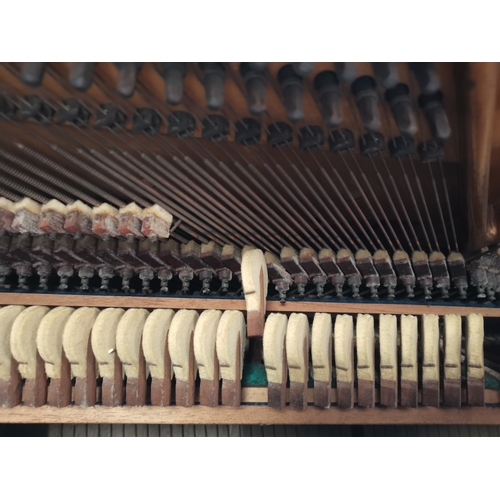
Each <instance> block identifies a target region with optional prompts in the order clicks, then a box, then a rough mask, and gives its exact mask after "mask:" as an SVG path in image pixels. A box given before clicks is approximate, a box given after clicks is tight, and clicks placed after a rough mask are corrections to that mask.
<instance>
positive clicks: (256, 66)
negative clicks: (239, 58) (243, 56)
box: [247, 62, 267, 71]
mask: <svg viewBox="0 0 500 500" xmlns="http://www.w3.org/2000/svg"><path fill="white" fill-rule="evenodd" d="M247 64H248V67H249V68H250V69H251V70H253V71H265V70H266V69H267V63H266V62H249V63H247Z"/></svg>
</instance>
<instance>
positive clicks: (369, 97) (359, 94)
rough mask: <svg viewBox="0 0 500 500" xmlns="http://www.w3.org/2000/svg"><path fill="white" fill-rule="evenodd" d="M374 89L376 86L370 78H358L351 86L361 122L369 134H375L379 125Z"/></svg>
mask: <svg viewBox="0 0 500 500" xmlns="http://www.w3.org/2000/svg"><path fill="white" fill-rule="evenodd" d="M376 87H377V84H376V83H375V80H374V79H373V78H372V77H371V76H360V77H359V78H357V79H356V80H354V82H352V85H351V92H352V93H353V95H354V97H355V99H356V104H357V106H358V110H359V114H360V116H361V121H362V122H363V125H364V126H365V127H366V129H367V130H369V131H370V132H376V131H377V130H378V129H379V128H380V125H381V123H380V115H379V112H378V98H377V92H376V90H375V89H376Z"/></svg>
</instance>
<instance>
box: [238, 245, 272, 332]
mask: <svg viewBox="0 0 500 500" xmlns="http://www.w3.org/2000/svg"><path fill="white" fill-rule="evenodd" d="M241 279H242V284H243V293H244V295H245V302H246V306H247V331H248V336H249V337H261V336H262V334H263V333H264V322H265V315H266V297H267V283H268V276H267V265H266V259H265V258H264V254H263V253H262V251H261V250H257V249H255V248H252V249H248V250H247V251H245V252H244V253H243V256H242V259H241Z"/></svg>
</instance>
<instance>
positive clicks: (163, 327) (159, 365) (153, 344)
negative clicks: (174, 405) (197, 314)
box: [142, 309, 175, 406]
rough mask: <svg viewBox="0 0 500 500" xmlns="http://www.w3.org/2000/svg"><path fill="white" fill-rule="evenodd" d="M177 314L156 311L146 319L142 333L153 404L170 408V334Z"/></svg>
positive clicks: (167, 311) (169, 311) (169, 310)
mask: <svg viewBox="0 0 500 500" xmlns="http://www.w3.org/2000/svg"><path fill="white" fill-rule="evenodd" d="M174 314H175V312H174V311H173V310H172V309H156V310H154V311H153V312H152V313H151V314H150V315H149V316H148V317H147V319H146V322H145V323H144V329H143V332H142V348H143V350H144V358H145V360H146V366H147V368H148V370H149V373H150V374H151V404H152V405H153V406H170V402H171V398H172V376H173V368H172V362H171V360H170V354H169V352H168V341H167V337H168V332H169V329H170V325H171V324H172V319H173V318H174Z"/></svg>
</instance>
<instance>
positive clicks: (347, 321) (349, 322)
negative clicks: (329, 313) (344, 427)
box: [334, 314, 354, 408]
mask: <svg viewBox="0 0 500 500" xmlns="http://www.w3.org/2000/svg"><path fill="white" fill-rule="evenodd" d="M353 337H354V327H353V319H352V316H351V315H349V314H339V315H338V316H337V318H336V320H335V329H334V351H335V372H336V378H337V406H338V407H339V408H352V407H353V406H354V341H353Z"/></svg>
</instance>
